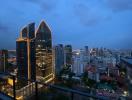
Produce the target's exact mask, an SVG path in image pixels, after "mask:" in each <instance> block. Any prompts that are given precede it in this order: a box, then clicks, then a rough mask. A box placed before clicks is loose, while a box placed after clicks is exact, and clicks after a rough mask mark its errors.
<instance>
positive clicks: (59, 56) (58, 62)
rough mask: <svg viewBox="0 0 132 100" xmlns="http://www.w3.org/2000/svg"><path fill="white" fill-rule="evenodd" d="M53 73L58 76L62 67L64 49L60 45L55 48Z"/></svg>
mask: <svg viewBox="0 0 132 100" xmlns="http://www.w3.org/2000/svg"><path fill="white" fill-rule="evenodd" d="M54 52H55V73H56V75H58V74H59V73H60V71H61V69H62V68H63V66H64V48H63V45H62V44H59V45H57V46H55V48H54Z"/></svg>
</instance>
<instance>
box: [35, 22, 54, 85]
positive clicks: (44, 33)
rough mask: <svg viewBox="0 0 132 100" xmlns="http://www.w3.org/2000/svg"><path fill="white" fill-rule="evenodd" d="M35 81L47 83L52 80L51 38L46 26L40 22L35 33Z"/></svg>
mask: <svg viewBox="0 0 132 100" xmlns="http://www.w3.org/2000/svg"><path fill="white" fill-rule="evenodd" d="M35 45H36V69H37V72H36V74H37V79H38V80H43V81H44V82H45V83H48V82H50V81H52V80H53V79H54V72H53V65H52V36H51V31H50V29H49V27H48V26H47V24H46V23H45V22H44V21H42V22H41V23H40V25H39V27H38V29H37V31H36V39H35Z"/></svg>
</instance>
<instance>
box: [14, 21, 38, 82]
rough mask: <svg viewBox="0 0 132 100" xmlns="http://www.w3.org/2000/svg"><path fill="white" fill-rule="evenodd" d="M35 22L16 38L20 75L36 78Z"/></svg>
mask: <svg viewBox="0 0 132 100" xmlns="http://www.w3.org/2000/svg"><path fill="white" fill-rule="evenodd" d="M34 38H35V24H34V23H31V24H28V25H27V26H26V27H24V28H23V29H22V30H21V32H20V37H19V38H18V39H17V40H16V54H17V66H18V76H19V77H22V78H26V79H32V80H36V67H35V65H36V61H35V41H34Z"/></svg>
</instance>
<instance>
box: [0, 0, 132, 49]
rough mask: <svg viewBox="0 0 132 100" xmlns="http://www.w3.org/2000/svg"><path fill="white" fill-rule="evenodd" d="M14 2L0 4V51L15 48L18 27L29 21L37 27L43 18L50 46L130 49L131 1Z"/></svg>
mask: <svg viewBox="0 0 132 100" xmlns="http://www.w3.org/2000/svg"><path fill="white" fill-rule="evenodd" d="M13 1H14V2H12V1H9V0H6V1H3V0H2V3H1V4H2V5H1V8H2V9H1V10H0V11H1V13H0V48H1V49H2V48H5V49H15V40H16V38H17V37H18V33H19V32H20V31H19V30H20V29H21V27H22V26H24V25H26V24H28V23H30V22H37V23H36V26H37V25H38V23H39V22H41V20H43V19H44V20H45V21H46V22H47V23H48V24H49V26H50V28H51V30H52V33H53V45H55V44H61V43H62V44H71V45H72V46H73V48H81V47H83V46H85V45H88V46H89V47H106V48H126V49H127V48H129V49H130V48H132V46H131V42H132V39H131V34H132V33H131V32H132V28H131V26H132V24H131V23H132V20H131V17H132V13H131V12H132V5H131V4H132V1H131V0H107V1H106V0H100V1H98V0H92V1H86V0H77V1H75V0H73V1H70V0H58V2H56V1H55V0H51V1H50V2H47V1H46V0H44V1H43V0H38V1H36V0H34V1H33V0H24V1H23V0H19V1H18V0H17V1H16V0H13ZM7 2H8V3H7ZM20 5H21V6H24V8H23V7H21V6H20ZM9 9H10V11H9ZM14 19H15V20H14Z"/></svg>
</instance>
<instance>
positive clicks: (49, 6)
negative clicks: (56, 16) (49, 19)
mask: <svg viewBox="0 0 132 100" xmlns="http://www.w3.org/2000/svg"><path fill="white" fill-rule="evenodd" d="M22 1H23V0H22ZM24 1H25V2H29V3H33V4H36V5H38V6H39V7H40V8H41V9H42V10H43V11H46V12H49V11H53V10H55V8H56V5H57V4H58V2H59V0H48V1H47V0H24Z"/></svg>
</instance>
